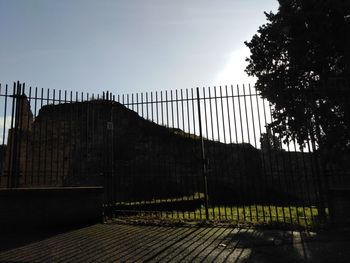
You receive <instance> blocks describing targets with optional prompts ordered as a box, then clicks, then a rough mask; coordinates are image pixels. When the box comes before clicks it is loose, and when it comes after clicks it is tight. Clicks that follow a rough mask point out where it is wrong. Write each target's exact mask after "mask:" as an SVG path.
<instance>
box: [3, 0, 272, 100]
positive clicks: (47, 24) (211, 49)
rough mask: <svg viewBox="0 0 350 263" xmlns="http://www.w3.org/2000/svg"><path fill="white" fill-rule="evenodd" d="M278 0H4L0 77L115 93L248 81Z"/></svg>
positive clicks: (40, 84) (249, 81)
mask: <svg viewBox="0 0 350 263" xmlns="http://www.w3.org/2000/svg"><path fill="white" fill-rule="evenodd" d="M277 8H278V2H277V0H264V1H261V0H217V1H212V0H184V1H183V0H172V1H170V0H95V1H92V0H0V39H1V42H0V83H2V84H6V83H8V84H11V83H12V82H13V81H16V80H19V81H21V82H25V83H26V85H27V86H33V87H39V88H44V89H47V88H49V89H56V90H57V89H61V90H69V91H84V92H90V93H92V92H96V93H98V92H101V91H102V90H109V91H111V92H113V93H114V94H124V93H135V92H144V91H160V90H171V89H186V88H195V87H208V86H215V85H216V86H219V85H226V84H227V85H229V84H234V85H235V84H242V83H254V78H249V77H248V76H247V75H246V73H245V72H244V68H245V67H246V65H247V63H246V62H245V58H246V57H248V56H249V49H248V48H246V47H245V45H244V41H246V40H248V41H249V40H250V39H251V38H252V36H253V35H254V34H255V33H256V31H257V29H258V27H259V26H260V25H262V24H264V23H265V22H266V19H265V15H264V11H267V12H269V11H276V10H277Z"/></svg>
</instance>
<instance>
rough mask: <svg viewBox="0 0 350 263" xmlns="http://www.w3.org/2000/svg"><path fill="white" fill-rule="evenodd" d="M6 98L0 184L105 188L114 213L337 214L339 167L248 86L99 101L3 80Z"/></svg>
mask: <svg viewBox="0 0 350 263" xmlns="http://www.w3.org/2000/svg"><path fill="white" fill-rule="evenodd" d="M0 104H1V105H0V107H1V109H2V112H0V113H1V119H0V122H1V136H0V139H1V148H0V157H1V160H0V165H1V167H0V173H1V174H0V186H1V187H5V188H14V187H37V186H46V187H57V186H58V187H65V186H92V185H102V186H104V187H105V197H104V198H105V199H104V205H105V211H106V214H109V215H116V216H122V215H128V216H130V215H142V216H157V217H161V218H169V219H170V218H173V219H185V220H186V219H187V220H221V221H222V220H224V221H231V222H236V223H240V222H251V223H262V224H264V223H272V222H279V223H285V224H295V225H301V226H310V225H313V224H315V223H316V222H318V221H319V220H321V219H326V218H327V216H328V209H329V204H328V199H327V193H326V190H327V185H328V183H329V180H328V179H327V174H334V171H335V170H337V169H338V168H339V167H336V166H334V167H333V168H332V169H331V170H329V171H324V170H321V169H320V164H319V159H318V156H317V150H316V149H315V147H314V144H313V143H312V141H311V138H310V140H308V141H306V142H305V143H304V144H303V145H299V144H298V143H297V142H295V141H289V142H284V141H282V140H281V138H279V136H278V134H274V132H273V131H272V130H271V129H270V128H269V124H270V123H271V122H272V121H273V118H272V114H271V113H272V111H273V106H272V105H271V104H270V103H269V102H268V101H266V100H265V99H263V98H261V96H260V95H259V93H257V92H256V91H255V89H254V87H251V86H250V85H248V86H244V85H242V86H220V87H212V88H210V87H207V88H197V89H184V90H174V91H160V92H146V93H136V94H126V95H117V96H115V95H112V94H111V93H110V92H106V93H103V94H102V96H100V95H96V96H95V95H94V94H91V95H90V94H89V93H85V94H84V93H73V92H67V91H61V90H59V91H56V90H49V89H48V90H44V89H37V88H31V87H29V88H26V87H25V85H24V84H21V83H19V82H17V83H14V85H13V87H12V88H10V87H8V85H5V86H0ZM339 173H340V172H337V174H339ZM332 180H333V179H332ZM337 180H338V179H337Z"/></svg>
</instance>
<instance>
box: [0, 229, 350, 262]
mask: <svg viewBox="0 0 350 263" xmlns="http://www.w3.org/2000/svg"><path fill="white" fill-rule="evenodd" d="M0 262H350V236H349V232H347V231H333V232H326V233H319V234H315V233H305V232H292V231H276V230H253V229H238V228H227V227H197V226H192V227H184V226H182V227H179V226H177V227H176V226H137V225H125V224H116V223H111V224H97V225H93V226H89V227H85V228H80V229H75V230H69V231H68V230H67V231H64V232H61V233H57V232H56V233H31V234H28V233H27V234H5V235H1V236H0Z"/></svg>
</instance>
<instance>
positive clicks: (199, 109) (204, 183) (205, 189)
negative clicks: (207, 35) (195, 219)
mask: <svg viewBox="0 0 350 263" xmlns="http://www.w3.org/2000/svg"><path fill="white" fill-rule="evenodd" d="M197 106H198V122H199V137H200V140H201V153H202V154H201V156H202V176H203V188H204V189H203V190H204V207H205V217H206V220H209V208H208V183H207V168H206V157H205V150H204V139H203V133H202V117H201V105H200V98H199V88H198V87H197Z"/></svg>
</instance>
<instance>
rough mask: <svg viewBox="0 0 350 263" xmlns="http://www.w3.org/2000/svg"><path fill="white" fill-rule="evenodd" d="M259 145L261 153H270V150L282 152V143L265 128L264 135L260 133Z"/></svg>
mask: <svg viewBox="0 0 350 263" xmlns="http://www.w3.org/2000/svg"><path fill="white" fill-rule="evenodd" d="M260 145H261V150H263V151H270V150H275V151H276V150H277V151H280V150H282V143H281V141H280V140H279V139H278V137H277V136H275V135H274V134H273V133H272V131H271V129H269V128H267V130H266V133H262V134H261V137H260Z"/></svg>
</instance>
